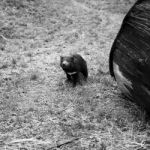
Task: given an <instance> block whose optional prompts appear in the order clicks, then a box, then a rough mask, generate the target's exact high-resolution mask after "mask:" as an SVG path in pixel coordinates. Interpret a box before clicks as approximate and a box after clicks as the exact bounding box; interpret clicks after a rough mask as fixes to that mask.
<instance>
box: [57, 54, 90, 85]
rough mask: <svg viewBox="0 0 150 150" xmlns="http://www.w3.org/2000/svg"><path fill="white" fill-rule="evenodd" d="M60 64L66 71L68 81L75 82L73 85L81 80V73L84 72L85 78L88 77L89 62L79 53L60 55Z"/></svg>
mask: <svg viewBox="0 0 150 150" xmlns="http://www.w3.org/2000/svg"><path fill="white" fill-rule="evenodd" d="M60 66H61V67H62V69H63V70H64V72H65V73H66V76H67V79H68V81H71V82H72V83H73V86H76V83H77V82H78V81H79V78H80V73H82V75H83V76H84V79H85V80H86V79H87V77H88V69H87V63H86V61H85V60H84V59H83V58H82V57H81V55H79V54H70V55H69V56H60Z"/></svg>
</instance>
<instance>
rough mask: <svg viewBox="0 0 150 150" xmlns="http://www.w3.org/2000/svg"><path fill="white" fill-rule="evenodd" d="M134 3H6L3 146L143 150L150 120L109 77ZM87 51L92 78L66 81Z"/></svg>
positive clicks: (1, 25) (0, 32)
mask: <svg viewBox="0 0 150 150" xmlns="http://www.w3.org/2000/svg"><path fill="white" fill-rule="evenodd" d="M132 4H133V1H129V0H128V1H121V0H120V1H119V0H116V1H111V0H107V1H103V0H99V1H98V0H84V1H79V0H55V1H54V0H2V1H0V18H1V19H0V43H1V44H0V54H1V55H0V62H1V63H0V149H6V150H12V149H13V150H21V149H22V150H50V149H53V150H54V149H61V150H63V149H64V150H67V149H68V150H71V149H72V150H85V149H90V150H144V148H145V149H146V147H147V149H148V146H149V145H148V144H149V142H148V140H149V128H150V126H149V121H147V120H146V115H145V113H144V111H142V110H140V109H139V108H138V107H137V106H136V105H135V104H133V103H132V102H129V101H127V100H126V99H125V98H123V97H122V95H121V94H120V92H119V90H118V88H117V85H116V83H115V82H114V81H113V80H112V79H111V77H110V76H109V71H108V57H109V51H110V48H111V45H112V42H113V40H114V38H115V36H116V34H117V32H118V30H119V28H120V24H121V22H122V19H123V17H124V15H125V13H126V12H127V11H128V9H129V8H130V7H131V6H132ZM69 52H77V53H80V54H81V55H82V56H83V57H84V58H85V59H86V60H87V63H88V68H89V79H88V82H87V83H84V84H83V85H82V86H81V85H78V86H77V87H75V88H72V86H71V85H70V84H68V83H66V82H65V78H66V77H65V74H64V73H63V71H62V70H61V68H60V66H59V56H60V55H62V54H66V53H69Z"/></svg>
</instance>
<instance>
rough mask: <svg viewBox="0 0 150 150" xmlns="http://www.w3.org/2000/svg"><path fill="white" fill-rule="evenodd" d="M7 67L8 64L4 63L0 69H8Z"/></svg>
mask: <svg viewBox="0 0 150 150" xmlns="http://www.w3.org/2000/svg"><path fill="white" fill-rule="evenodd" d="M6 68H8V64H3V65H2V66H1V67H0V69H6Z"/></svg>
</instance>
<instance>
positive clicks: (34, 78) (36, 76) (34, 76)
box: [30, 74, 38, 81]
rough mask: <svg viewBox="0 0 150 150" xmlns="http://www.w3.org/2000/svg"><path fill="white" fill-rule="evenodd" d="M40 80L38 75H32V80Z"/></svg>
mask: <svg viewBox="0 0 150 150" xmlns="http://www.w3.org/2000/svg"><path fill="white" fill-rule="evenodd" d="M37 79H38V75H36V74H32V75H31V77H30V80H33V81H36V80H37Z"/></svg>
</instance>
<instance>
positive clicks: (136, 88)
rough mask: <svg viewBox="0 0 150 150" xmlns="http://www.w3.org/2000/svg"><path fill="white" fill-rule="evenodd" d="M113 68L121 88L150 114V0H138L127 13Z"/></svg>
mask: <svg viewBox="0 0 150 150" xmlns="http://www.w3.org/2000/svg"><path fill="white" fill-rule="evenodd" d="M109 70H110V74H111V76H112V77H114V79H115V80H116V81H117V83H118V86H119V87H120V89H121V91H122V92H123V93H124V94H125V95H126V96H127V97H129V98H130V99H132V100H133V101H135V102H136V103H138V104H139V105H141V106H143V107H144V108H145V110H147V112H148V113H149V114H150V0H138V1H137V2H136V3H135V4H134V6H133V7H132V8H131V9H130V10H129V12H128V13H127V15H126V16H125V18H124V20H123V22H122V25H121V28H120V31H119V33H118V34H117V37H116V39H115V40H114V43H113V45H112V48H111V51H110V57H109Z"/></svg>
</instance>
